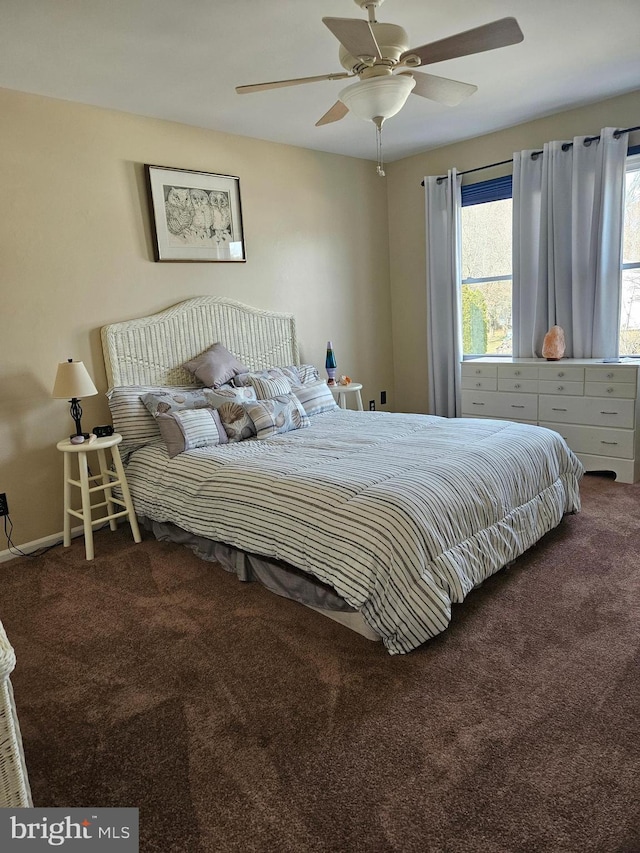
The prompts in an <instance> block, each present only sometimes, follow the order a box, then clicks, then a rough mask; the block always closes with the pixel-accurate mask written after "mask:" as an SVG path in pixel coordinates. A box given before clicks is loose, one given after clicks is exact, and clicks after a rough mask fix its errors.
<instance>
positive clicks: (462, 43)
mask: <svg viewBox="0 0 640 853" xmlns="http://www.w3.org/2000/svg"><path fill="white" fill-rule="evenodd" d="M523 39H524V36H523V34H522V30H521V29H520V27H519V26H518V22H517V21H516V19H515V18H500V19H499V20H498V21H492V22H491V23H490V24H483V26H481V27H475V29H473V30H466V31H465V32H463V33H458V34H457V35H455V36H449V38H446V39H441V40H440V41H434V42H431V44H423V45H422V46H421V47H415V48H412V49H411V50H407V51H405V52H404V53H403V54H402V56H401V57H400V61H401V62H402V61H403V60H404V59H406V58H407V56H411V55H414V54H415V55H416V56H419V57H420V59H421V60H422V64H423V65H431V64H433V63H434V62H444V60H445V59H455V58H456V57H458V56H468V55H469V54H471V53H482V52H483V51H485V50H495V48H497V47H506V46H507V45H509V44H517V43H518V42H520V41H522V40H523Z"/></svg>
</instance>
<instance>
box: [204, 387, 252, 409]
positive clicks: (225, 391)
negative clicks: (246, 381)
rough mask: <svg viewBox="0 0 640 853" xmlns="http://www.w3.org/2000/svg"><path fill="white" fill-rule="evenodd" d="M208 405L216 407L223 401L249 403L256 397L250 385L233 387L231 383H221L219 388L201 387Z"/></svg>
mask: <svg viewBox="0 0 640 853" xmlns="http://www.w3.org/2000/svg"><path fill="white" fill-rule="evenodd" d="M203 391H204V394H205V397H206V398H207V400H208V401H209V405H210V406H211V407H212V408H214V409H217V408H219V407H220V406H221V405H222V404H223V403H234V402H235V403H248V402H249V403H250V402H251V401H252V400H255V399H256V392H255V391H254V390H253V388H252V387H251V386H250V385H247V386H246V387H244V388H235V387H234V386H233V385H221V386H220V387H219V388H216V389H213V388H203Z"/></svg>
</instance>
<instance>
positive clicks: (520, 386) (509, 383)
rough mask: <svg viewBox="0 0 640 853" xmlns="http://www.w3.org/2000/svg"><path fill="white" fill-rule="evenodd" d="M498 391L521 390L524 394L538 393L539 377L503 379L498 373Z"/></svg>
mask: <svg viewBox="0 0 640 853" xmlns="http://www.w3.org/2000/svg"><path fill="white" fill-rule="evenodd" d="M498 391H520V392H521V393H522V394H537V393H538V380H537V379H501V378H500V375H499V374H498Z"/></svg>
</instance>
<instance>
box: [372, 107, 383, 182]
mask: <svg viewBox="0 0 640 853" xmlns="http://www.w3.org/2000/svg"><path fill="white" fill-rule="evenodd" d="M373 121H374V123H375V126H376V156H377V160H378V165H377V166H376V172H377V173H378V176H379V177H381V178H384V177H385V172H384V163H383V160H382V122H383V121H384V119H383V118H381V117H380V116H376V118H374V120H373Z"/></svg>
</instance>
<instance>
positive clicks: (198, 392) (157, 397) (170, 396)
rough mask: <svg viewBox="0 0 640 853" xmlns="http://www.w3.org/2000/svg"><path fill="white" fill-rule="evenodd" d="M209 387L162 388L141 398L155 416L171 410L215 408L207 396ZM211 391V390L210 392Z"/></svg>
mask: <svg viewBox="0 0 640 853" xmlns="http://www.w3.org/2000/svg"><path fill="white" fill-rule="evenodd" d="M208 391H209V389H208V388H191V389H189V390H188V391H187V390H185V389H184V388H162V389H160V390H158V391H151V392H149V393H147V394H142V395H141V397H140V399H141V400H142V402H143V403H144V404H145V406H146V407H147V409H148V410H149V412H150V413H151V414H152V415H153V417H154V418H157V417H158V416H159V415H167V414H169V412H182V411H184V410H185V409H206V408H213V406H212V404H211V401H210V400H209V399H208V398H207V396H206V395H207V392H208ZM209 393H211V392H209Z"/></svg>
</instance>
